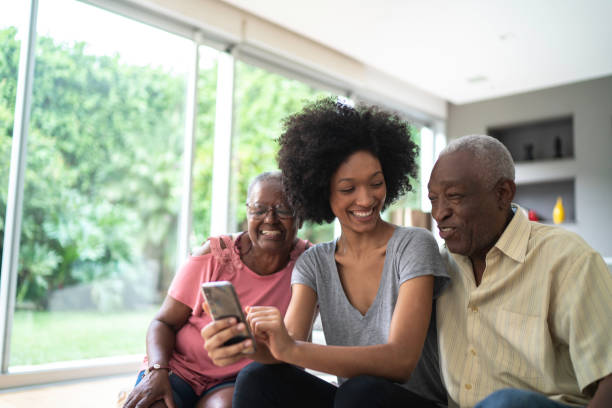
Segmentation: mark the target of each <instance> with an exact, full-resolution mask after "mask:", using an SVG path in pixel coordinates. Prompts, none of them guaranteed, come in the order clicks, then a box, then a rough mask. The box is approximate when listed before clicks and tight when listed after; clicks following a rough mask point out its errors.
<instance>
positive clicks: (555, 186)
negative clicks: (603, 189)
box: [487, 116, 577, 226]
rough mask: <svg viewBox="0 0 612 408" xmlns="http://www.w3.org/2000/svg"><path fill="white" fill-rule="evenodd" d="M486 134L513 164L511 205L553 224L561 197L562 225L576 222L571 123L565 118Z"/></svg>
mask: <svg viewBox="0 0 612 408" xmlns="http://www.w3.org/2000/svg"><path fill="white" fill-rule="evenodd" d="M487 133H488V134H489V135H491V136H493V137H495V138H496V139H498V140H499V141H500V142H502V143H503V144H504V145H505V146H506V147H507V148H508V150H509V151H510V154H511V155H512V158H513V159H514V162H515V163H516V195H515V197H514V202H516V203H517V204H519V205H520V206H521V207H523V208H524V209H525V210H533V211H535V213H536V214H537V216H538V218H539V221H540V222H543V223H552V211H553V208H554V206H555V204H556V202H557V197H561V199H562V201H563V207H564V210H565V221H564V224H565V225H568V226H569V225H572V224H574V223H575V222H576V208H575V207H576V194H575V185H576V182H575V175H576V171H577V168H576V160H575V158H574V119H573V117H572V116H564V117H557V118H550V119H543V120H537V121H532V122H524V123H518V124H512V125H501V126H490V127H489V128H488V129H487Z"/></svg>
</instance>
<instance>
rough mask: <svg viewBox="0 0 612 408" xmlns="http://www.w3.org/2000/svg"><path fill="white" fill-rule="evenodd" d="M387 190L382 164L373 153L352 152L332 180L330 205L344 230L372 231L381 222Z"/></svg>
mask: <svg viewBox="0 0 612 408" xmlns="http://www.w3.org/2000/svg"><path fill="white" fill-rule="evenodd" d="M386 195H387V187H386V184H385V177H384V175H383V172H382V167H381V165H380V162H379V161H378V159H377V158H376V157H374V156H373V155H372V154H371V153H369V152H365V151H359V152H356V153H353V154H352V155H350V156H349V157H348V159H346V160H345V161H344V162H343V163H342V164H341V165H340V166H339V167H338V170H336V173H334V175H333V176H332V179H331V181H330V195H329V204H330V206H331V209H332V212H333V213H334V215H335V216H336V217H338V221H340V225H342V228H343V230H344V229H345V228H346V229H351V230H353V231H355V232H366V231H371V230H372V229H374V227H375V226H376V225H377V223H378V222H379V221H380V220H381V219H380V211H381V210H382V207H383V205H384V203H385V197H386Z"/></svg>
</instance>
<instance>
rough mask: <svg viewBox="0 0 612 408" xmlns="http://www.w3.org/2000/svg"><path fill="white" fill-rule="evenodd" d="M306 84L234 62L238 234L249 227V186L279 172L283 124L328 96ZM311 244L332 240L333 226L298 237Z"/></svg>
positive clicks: (311, 228) (233, 202)
mask: <svg viewBox="0 0 612 408" xmlns="http://www.w3.org/2000/svg"><path fill="white" fill-rule="evenodd" d="M327 95H329V93H328V92H324V91H320V90H316V89H314V88H312V87H310V86H308V85H307V84H305V83H303V82H300V81H296V80H292V79H288V78H286V77H283V76H281V75H278V74H274V73H271V72H270V71H266V70H264V69H261V68H258V67H255V66H253V65H249V64H246V63H244V62H241V61H237V62H236V86H235V95H234V103H235V109H234V112H235V130H234V139H233V146H232V150H233V152H232V162H231V174H232V177H231V178H232V181H231V184H232V186H231V197H232V198H231V207H232V208H231V211H230V216H234V217H235V218H234V225H236V229H237V230H244V229H245V228H246V226H245V225H244V222H245V220H246V212H245V206H244V203H245V199H246V190H247V187H248V184H249V181H250V180H251V179H252V178H253V177H255V176H256V175H257V174H259V173H261V172H263V171H270V170H277V169H278V166H277V163H276V152H277V151H278V144H277V143H276V139H277V138H278V137H279V135H280V132H281V128H282V119H283V118H284V117H286V116H287V115H289V114H291V113H294V112H298V111H299V110H300V109H301V108H302V107H303V106H304V105H305V104H306V103H307V102H309V101H312V100H314V99H315V98H318V97H322V96H327ZM299 236H300V237H301V238H306V239H309V240H311V241H312V242H315V243H317V242H323V241H329V240H331V239H332V238H333V225H332V224H323V225H317V224H310V223H306V224H305V225H304V227H303V228H302V230H301V231H300V232H299Z"/></svg>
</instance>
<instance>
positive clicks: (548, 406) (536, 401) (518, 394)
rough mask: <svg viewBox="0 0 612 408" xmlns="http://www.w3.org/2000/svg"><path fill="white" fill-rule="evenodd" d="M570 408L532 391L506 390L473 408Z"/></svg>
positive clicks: (493, 394)
mask: <svg viewBox="0 0 612 408" xmlns="http://www.w3.org/2000/svg"><path fill="white" fill-rule="evenodd" d="M523 407H530V408H531V407H535V408H571V406H570V405H565V404H562V403H560V402H557V401H553V400H551V399H549V398H546V396H545V395H543V394H539V393H537V392H533V391H526V390H517V389H514V388H506V389H503V390H498V391H495V392H494V393H492V394H491V395H489V396H488V397H487V398H485V399H483V400H482V401H480V402H479V403H478V404H476V406H475V407H474V408H523Z"/></svg>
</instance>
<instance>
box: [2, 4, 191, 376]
mask: <svg viewBox="0 0 612 408" xmlns="http://www.w3.org/2000/svg"><path fill="white" fill-rule="evenodd" d="M108 27H112V28H113V29H112V30H109V29H108ZM143 42H146V43H147V44H149V45H150V44H155V46H154V47H151V46H149V45H148V46H143ZM192 47H193V43H192V42H191V41H189V40H186V39H184V38H180V37H176V36H174V35H171V34H168V33H166V32H162V31H160V30H157V29H154V28H151V27H149V26H145V25H142V24H139V23H136V22H134V21H132V20H128V19H125V18H122V17H119V16H117V15H114V14H111V13H108V12H105V11H102V10H100V9H97V8H94V7H91V6H88V5H85V4H82V3H80V2H75V1H67V0H62V1H60V0H57V1H53V2H41V4H40V7H39V13H38V40H37V57H36V65H35V74H34V88H33V99H32V100H33V102H32V108H31V120H30V131H29V139H28V156H27V164H26V166H27V167H26V174H25V184H24V203H23V221H22V229H21V241H20V258H19V273H18V281H17V298H16V310H15V315H14V323H13V331H12V345H11V360H10V364H11V366H22V365H37V364H43V363H49V362H54V361H66V360H75V359H87V358H92V357H104V356H116V355H125V354H142V353H144V351H145V350H144V339H145V331H146V327H147V325H148V323H149V321H150V319H151V317H152V315H153V313H154V311H155V310H156V309H157V306H158V305H159V301H160V296H159V293H160V292H161V293H164V292H165V290H166V288H167V287H168V284H169V282H170V279H171V277H172V276H173V274H174V271H175V267H176V265H175V264H176V259H175V258H176V247H177V244H176V231H177V218H178V211H179V208H180V202H179V198H180V195H181V187H180V186H181V164H182V151H183V134H184V122H185V119H184V115H185V113H184V110H185V106H184V105H185V100H186V97H185V91H186V83H187V73H186V71H187V70H188V67H189V63H188V61H190V53H191V52H192ZM40 333H45V341H44V342H41V341H40Z"/></svg>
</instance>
